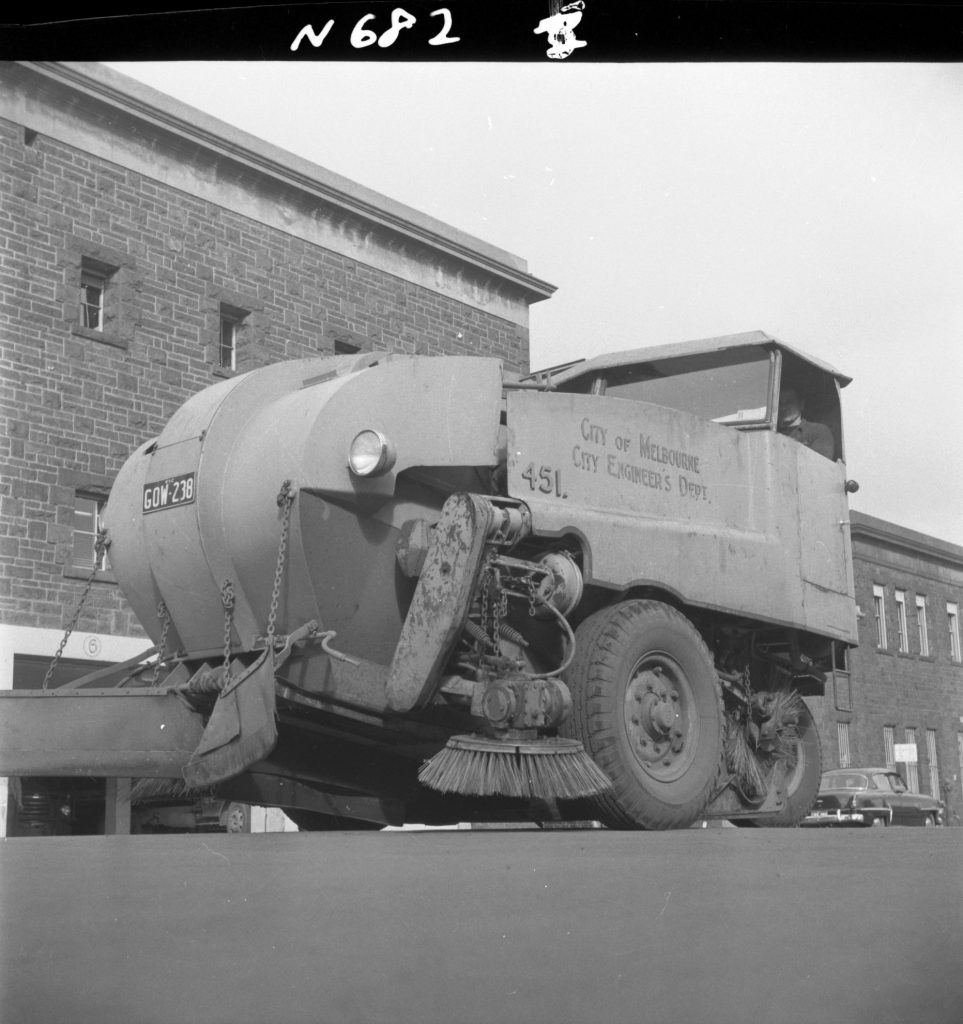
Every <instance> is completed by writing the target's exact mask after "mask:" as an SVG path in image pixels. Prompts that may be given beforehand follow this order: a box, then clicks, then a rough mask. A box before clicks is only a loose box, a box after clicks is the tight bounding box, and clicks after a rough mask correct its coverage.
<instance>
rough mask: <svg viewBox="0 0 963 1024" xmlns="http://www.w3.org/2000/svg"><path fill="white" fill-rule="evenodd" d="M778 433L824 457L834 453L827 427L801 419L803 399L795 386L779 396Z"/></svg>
mask: <svg viewBox="0 0 963 1024" xmlns="http://www.w3.org/2000/svg"><path fill="white" fill-rule="evenodd" d="M779 433H780V434H783V435H785V436H786V437H791V438H792V439H793V440H794V441H798V442H799V443H800V444H804V445H805V446H806V447H807V448H812V450H813V451H814V452H818V453H819V454H820V455H822V456H823V457H824V458H827V459H832V458H833V457H834V456H835V454H836V442H835V440H834V439H833V434H832V431H831V430H830V429H829V427H827V426H826V425H825V424H824V423H815V422H812V421H811V420H806V419H803V401H802V399H801V398H800V396H799V393H798V392H797V391H796V389H795V388H791V387H789V388H785V389H784V390H783V391H782V393H781V394H780V396H779Z"/></svg>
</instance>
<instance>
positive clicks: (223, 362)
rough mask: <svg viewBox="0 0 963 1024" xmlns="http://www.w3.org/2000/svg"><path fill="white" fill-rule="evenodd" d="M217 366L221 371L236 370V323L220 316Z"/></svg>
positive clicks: (222, 315) (229, 318)
mask: <svg viewBox="0 0 963 1024" xmlns="http://www.w3.org/2000/svg"><path fill="white" fill-rule="evenodd" d="M217 364H218V366H220V368H221V369H222V370H236V369H237V321H236V320H233V319H232V318H231V317H228V316H224V314H223V313H222V314H221V343H220V346H219V348H218V359H217Z"/></svg>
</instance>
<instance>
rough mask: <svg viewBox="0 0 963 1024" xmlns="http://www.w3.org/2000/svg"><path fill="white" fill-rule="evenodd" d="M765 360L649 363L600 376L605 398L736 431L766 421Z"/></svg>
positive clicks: (758, 354)
mask: <svg viewBox="0 0 963 1024" xmlns="http://www.w3.org/2000/svg"><path fill="white" fill-rule="evenodd" d="M770 367H771V359H770V356H769V353H768V352H765V351H761V350H760V349H730V350H726V351H724V352H710V353H707V354H705V355H701V356H686V357H684V358H679V359H663V360H654V361H652V362H648V363H635V364H633V365H632V366H621V367H617V368H615V369H613V370H608V371H606V373H605V395H606V397H608V398H627V399H629V400H630V401H634V402H651V403H652V404H653V405H662V406H666V407H667V408H669V409H678V410H680V411H681V412H689V413H693V414H694V415H696V416H700V417H702V418H703V419H707V420H714V421H715V422H716V423H728V424H732V425H739V426H741V425H742V424H744V423H765V422H767V420H768V404H769V390H770V388H769V381H770Z"/></svg>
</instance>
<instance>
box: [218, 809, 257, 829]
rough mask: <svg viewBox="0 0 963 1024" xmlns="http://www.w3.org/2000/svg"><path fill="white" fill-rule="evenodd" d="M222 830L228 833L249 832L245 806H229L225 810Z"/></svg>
mask: <svg viewBox="0 0 963 1024" xmlns="http://www.w3.org/2000/svg"><path fill="white" fill-rule="evenodd" d="M224 828H225V830H226V831H228V832H250V831H251V823H250V820H249V816H248V808H247V805H246V804H231V805H230V806H229V807H228V809H227V815H226V816H225V820H224Z"/></svg>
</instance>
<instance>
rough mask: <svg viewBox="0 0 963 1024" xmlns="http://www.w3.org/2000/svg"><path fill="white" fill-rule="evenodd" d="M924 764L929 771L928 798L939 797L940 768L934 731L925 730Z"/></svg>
mask: <svg viewBox="0 0 963 1024" xmlns="http://www.w3.org/2000/svg"><path fill="white" fill-rule="evenodd" d="M926 763H927V766H928V767H929V770H930V796H936V797H938V796H939V795H940V766H939V761H938V760H937V757H936V730H935V729H927V730H926Z"/></svg>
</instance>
